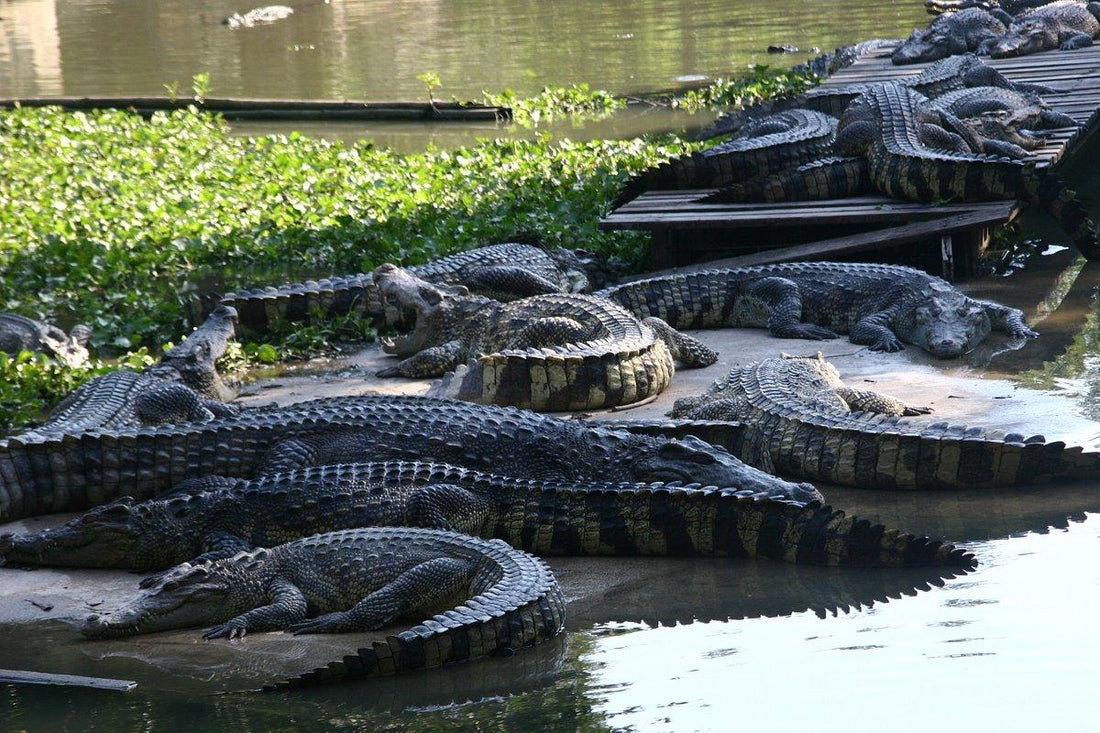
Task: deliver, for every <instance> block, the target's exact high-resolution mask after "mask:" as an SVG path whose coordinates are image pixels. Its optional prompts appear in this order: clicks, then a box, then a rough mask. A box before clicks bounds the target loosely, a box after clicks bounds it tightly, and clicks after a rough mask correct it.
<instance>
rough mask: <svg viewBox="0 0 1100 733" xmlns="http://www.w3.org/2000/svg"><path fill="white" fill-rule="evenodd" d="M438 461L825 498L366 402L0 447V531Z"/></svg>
mask: <svg viewBox="0 0 1100 733" xmlns="http://www.w3.org/2000/svg"><path fill="white" fill-rule="evenodd" d="M390 459H417V460H433V461H439V462H445V463H452V464H456V465H461V466H465V467H467V468H474V469H478V470H486V471H493V472H496V473H505V474H507V475H511V476H515V477H517V478H533V479H535V478H537V479H560V480H570V481H616V482H618V481H643V482H651V481H682V482H688V483H691V482H698V483H702V484H704V485H714V486H730V487H738V488H742V489H750V490H752V491H764V492H767V493H768V494H770V495H774V496H788V497H790V498H793V499H796V500H799V501H811V500H814V499H819V498H820V497H821V495H820V494H819V493H818V492H817V490H816V489H814V488H813V487H812V486H809V485H807V484H791V483H789V482H786V481H783V480H781V479H777V478H775V477H773V476H770V475H768V474H766V473H763V472H761V471H758V470H757V469H754V468H751V467H749V466H746V465H745V464H744V463H742V462H741V461H739V460H737V459H735V458H734V457H733V456H731V455H729V453H727V452H726V451H724V450H718V449H714V448H713V447H712V446H710V445H707V444H705V443H703V442H702V441H700V440H697V439H694V438H688V439H686V440H685V441H675V440H668V439H655V438H648V437H642V436H633V435H619V434H616V433H614V432H610V431H605V430H599V429H594V428H590V427H587V426H584V425H579V424H576V423H575V422H573V421H566V420H559V419H557V418H553V417H547V416H545V415H540V414H537V413H533V412H529V411H525V410H515V409H511V408H502V407H490V406H485V405H475V404H471V403H468V402H459V401H456V400H444V399H432V398H424V397H400V396H383V395H365V396H360V397H337V398H328V399H320V400H312V401H309V402H302V403H299V404H296V405H290V406H288V407H274V408H262V409H255V410H246V411H241V413H240V414H238V415H235V416H232V417H226V418H218V419H215V420H210V421H208V422H202V423H183V424H176V425H165V426H160V427H141V428H128V429H120V430H93V431H89V432H86V433H83V434H81V435H79V436H74V435H61V434H47V435H42V434H37V435H29V436H18V437H12V438H8V439H6V440H0V522H7V521H11V520H15V519H19V518H22V517H29V516H34V515H38V514H49V513H52V512H63V511H77V510H82V509H88V508H90V507H93V506H97V505H99V504H104V503H106V502H108V501H111V500H113V499H116V498H118V497H121V496H132V497H134V498H136V499H147V498H150V497H152V496H154V495H156V494H157V493H160V492H163V491H166V490H168V489H171V488H172V487H173V486H176V485H177V484H179V483H180V482H182V481H183V480H185V479H188V478H200V477H202V476H207V475H210V474H217V475H221V476H231V477H238V478H252V477H255V476H257V475H259V474H260V473H265V472H274V471H282V470H289V469H293V468H303V467H308V466H316V465H327V464H333V463H354V462H359V461H371V460H390Z"/></svg>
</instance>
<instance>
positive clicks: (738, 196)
mask: <svg viewBox="0 0 1100 733" xmlns="http://www.w3.org/2000/svg"><path fill="white" fill-rule="evenodd" d="M870 185H871V183H870V178H869V177H868V168H867V160H866V159H865V158H862V157H853V158H838V157H830V158H822V159H821V160H816V161H814V162H812V163H806V164H805V165H800V166H798V167H797V168H792V169H790V170H787V171H784V172H782V173H775V174H772V175H767V176H759V177H757V178H753V179H751V180H749V181H746V182H745V183H740V184H734V185H732V186H727V187H726V188H723V189H721V190H720V191H718V192H717V193H713V194H711V195H710V196H707V197H706V198H704V199H702V201H701V203H705V204H728V203H778V202H782V201H820V200H823V199H835V198H846V197H848V196H856V195H858V194H861V193H865V192H866V191H867V190H868V189H869V188H870Z"/></svg>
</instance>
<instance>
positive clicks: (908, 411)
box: [901, 405, 932, 417]
mask: <svg viewBox="0 0 1100 733" xmlns="http://www.w3.org/2000/svg"><path fill="white" fill-rule="evenodd" d="M931 412H932V408H931V407H914V406H913V405H906V406H905V410H904V411H903V412H902V413H901V414H902V415H903V416H905V417H913V416H914V415H928V414H930V413H931Z"/></svg>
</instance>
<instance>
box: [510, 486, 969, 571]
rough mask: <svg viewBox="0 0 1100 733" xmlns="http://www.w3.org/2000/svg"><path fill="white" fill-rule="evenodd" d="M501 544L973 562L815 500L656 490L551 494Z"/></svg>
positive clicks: (575, 550) (866, 561) (825, 561)
mask: <svg viewBox="0 0 1100 733" xmlns="http://www.w3.org/2000/svg"><path fill="white" fill-rule="evenodd" d="M495 534H496V536H499V537H502V538H504V539H506V540H507V541H508V542H509V544H511V545H513V546H516V547H520V548H521V549H523V550H525V551H527V552H533V553H536V554H539V555H574V556H585V555H616V556H618V555H643V556H645V555H649V556H674V557H700V556H702V557H741V558H766V559H770V560H782V561H786V562H794V563H807V564H813V565H857V566H876V567H900V566H951V567H965V566H969V565H973V564H974V558H973V556H972V555H970V554H969V553H967V552H966V551H964V550H961V549H959V548H957V547H955V546H954V545H951V544H948V543H945V542H939V541H936V540H931V539H929V538H927V537H914V536H913V535H909V534H902V533H901V532H898V531H896V530H888V529H887V528H885V527H883V526H882V525H880V524H872V523H871V522H868V521H866V520H861V519H858V518H855V517H848V516H846V515H845V514H844V512H840V511H835V510H833V509H832V508H831V507H827V506H822V505H821V504H819V503H817V502H811V503H808V504H804V503H800V502H794V501H790V500H785V499H772V498H766V497H762V496H760V495H757V494H754V493H753V492H751V491H747V490H736V489H715V488H702V487H700V486H699V485H698V484H689V485H686V486H680V485H676V484H660V485H651V486H641V487H635V488H625V487H624V488H622V489H605V490H596V489H590V490H557V491H546V492H543V494H542V495H541V496H540V498H539V500H538V502H537V506H536V505H531V504H530V503H529V502H524V503H523V505H522V506H519V507H517V508H516V509H515V510H513V511H512V512H509V513H508V514H507V515H505V516H503V517H501V518H500V519H499V520H498V524H497V528H496V533H495Z"/></svg>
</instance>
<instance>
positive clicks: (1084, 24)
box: [989, 0, 1100, 58]
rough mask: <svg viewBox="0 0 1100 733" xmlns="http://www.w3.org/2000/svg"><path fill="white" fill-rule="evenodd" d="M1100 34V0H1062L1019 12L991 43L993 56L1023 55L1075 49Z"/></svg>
mask: <svg viewBox="0 0 1100 733" xmlns="http://www.w3.org/2000/svg"><path fill="white" fill-rule="evenodd" d="M1098 34H1100V3H1096V2H1090V3H1087V4H1084V3H1080V2H1073V1H1072V0H1062V1H1061V2H1053V3H1050V4H1048V5H1043V6H1041V7H1038V8H1035V9H1034V10H1029V11H1027V12H1026V13H1023V14H1022V15H1020V16H1018V17H1017V18H1016V19H1015V20H1014V21H1013V22H1012V25H1011V26H1009V28H1008V31H1007V32H1006V33H1005V34H1004V35H1003V36H1002V37H1001V38H1000V39H998V40H997V42H996V43H993V44H991V45H990V46H989V54H990V55H991V56H992V57H993V58H1006V57H1010V56H1023V55H1025V54H1032V53H1038V52H1040V51H1051V50H1054V49H1061V50H1063V51H1072V50H1074V49H1077V48H1084V47H1086V46H1091V45H1092V39H1094V38H1096V36H1097V35H1098Z"/></svg>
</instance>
